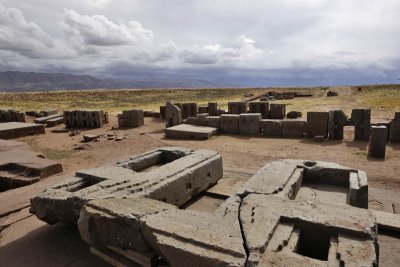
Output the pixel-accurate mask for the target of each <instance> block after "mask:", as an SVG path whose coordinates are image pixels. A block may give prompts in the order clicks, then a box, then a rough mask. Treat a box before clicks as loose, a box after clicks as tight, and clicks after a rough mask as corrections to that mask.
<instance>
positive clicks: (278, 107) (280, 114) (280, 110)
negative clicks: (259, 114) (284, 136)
mask: <svg viewBox="0 0 400 267" xmlns="http://www.w3.org/2000/svg"><path fill="white" fill-rule="evenodd" d="M269 115H270V118H271V119H273V120H282V119H284V118H285V115H286V105H285V104H271V105H270V111H269Z"/></svg>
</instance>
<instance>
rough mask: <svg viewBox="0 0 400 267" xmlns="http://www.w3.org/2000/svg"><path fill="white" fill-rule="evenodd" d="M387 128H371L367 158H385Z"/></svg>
mask: <svg viewBox="0 0 400 267" xmlns="http://www.w3.org/2000/svg"><path fill="white" fill-rule="evenodd" d="M386 139H387V128H386V126H372V127H371V133H370V136H369V145H368V156H369V157H373V158H380V159H384V158H385V151H386Z"/></svg>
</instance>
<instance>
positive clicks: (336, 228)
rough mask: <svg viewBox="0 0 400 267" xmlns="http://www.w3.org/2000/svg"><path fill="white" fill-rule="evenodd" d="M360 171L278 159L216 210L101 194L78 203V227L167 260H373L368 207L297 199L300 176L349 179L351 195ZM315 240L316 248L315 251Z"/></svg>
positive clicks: (92, 236)
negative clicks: (190, 208)
mask: <svg viewBox="0 0 400 267" xmlns="http://www.w3.org/2000/svg"><path fill="white" fill-rule="evenodd" d="M360 173H362V172H359V171H356V170H352V169H349V168H346V167H343V166H340V165H337V164H332V163H325V162H310V161H300V160H282V161H277V162H273V163H270V164H267V165H266V166H264V167H263V168H262V169H261V170H260V171H259V172H258V173H257V174H255V175H254V176H253V177H252V178H250V180H249V181H248V182H247V183H246V184H245V185H244V186H243V188H242V189H241V190H240V191H239V192H238V194H236V195H234V196H232V197H230V198H229V199H227V201H226V202H225V203H224V204H223V205H222V206H220V207H219V208H218V209H217V211H216V212H214V213H207V212H200V211H191V210H180V209H178V208H177V207H176V206H173V205H169V204H166V203H162V202H160V201H154V200H150V199H146V198H135V199H99V200H93V201H90V202H88V203H87V204H86V205H85V206H84V208H83V209H82V211H81V214H80V219H79V223H78V226H79V230H80V233H81V236H82V238H83V239H84V240H85V241H86V242H88V243H89V244H92V245H95V246H96V245H97V246H98V245H100V246H113V247H119V248H124V249H134V250H137V251H141V252H148V251H155V252H156V253H157V254H158V255H160V256H162V257H163V258H164V259H166V260H167V261H168V263H169V264H171V266H245V265H246V266H257V265H258V266H271V265H274V266H289V265H297V266H310V265H313V266H339V265H343V264H344V265H346V266H349V265H350V266H351V265H362V266H377V255H378V252H377V251H378V247H377V233H376V231H377V227H376V221H375V217H374V215H373V214H372V213H371V212H370V211H369V210H367V209H361V208H355V207H352V206H351V205H347V204H346V200H345V202H343V203H339V204H332V203H321V202H319V201H318V200H316V201H306V202H304V201H298V200H296V194H297V192H298V191H299V188H300V187H301V186H302V183H303V182H308V183H317V184H318V183H322V184H326V183H328V184H336V185H337V186H348V187H349V194H350V195H352V194H354V192H352V189H351V188H353V190H357V188H356V187H359V188H362V187H363V186H366V176H365V177H364V178H365V180H363V179H364V178H363V177H361V176H362V174H361V176H358V175H359V174H360ZM357 177H358V178H360V177H361V178H360V179H357V181H356V178H357ZM360 183H363V185H361V186H360ZM354 184H357V186H355V185H354ZM181 190H183V189H181ZM348 204H351V203H348ZM313 231H314V232H313ZM315 231H318V233H315ZM310 232H311V233H312V234H311V235H310ZM310 236H317V241H318V244H312V243H313V241H315V240H313V239H312V238H311V239H310ZM319 237H320V239H321V240H319V239H318V238H319ZM320 242H321V244H320ZM313 245H314V246H316V247H318V246H321V247H322V248H320V249H317V252H315V255H314V254H313V252H312V251H313V249H314V248H313V247H312V246H313ZM308 246H311V249H310V248H309V247H308ZM310 251H311V252H310Z"/></svg>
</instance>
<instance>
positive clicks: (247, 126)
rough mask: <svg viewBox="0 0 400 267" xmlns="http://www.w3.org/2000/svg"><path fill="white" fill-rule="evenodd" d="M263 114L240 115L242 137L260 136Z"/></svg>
mask: <svg viewBox="0 0 400 267" xmlns="http://www.w3.org/2000/svg"><path fill="white" fill-rule="evenodd" d="M261 118H262V116H261V113H245V114H240V115H239V134H240V135H260V120H261Z"/></svg>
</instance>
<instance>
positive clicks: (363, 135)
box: [350, 109, 371, 141]
mask: <svg viewBox="0 0 400 267" xmlns="http://www.w3.org/2000/svg"><path fill="white" fill-rule="evenodd" d="M350 121H351V124H352V125H354V130H355V132H354V140H357V141H368V139H369V131H370V127H371V110H370V109H353V110H352V111H351V118H350Z"/></svg>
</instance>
